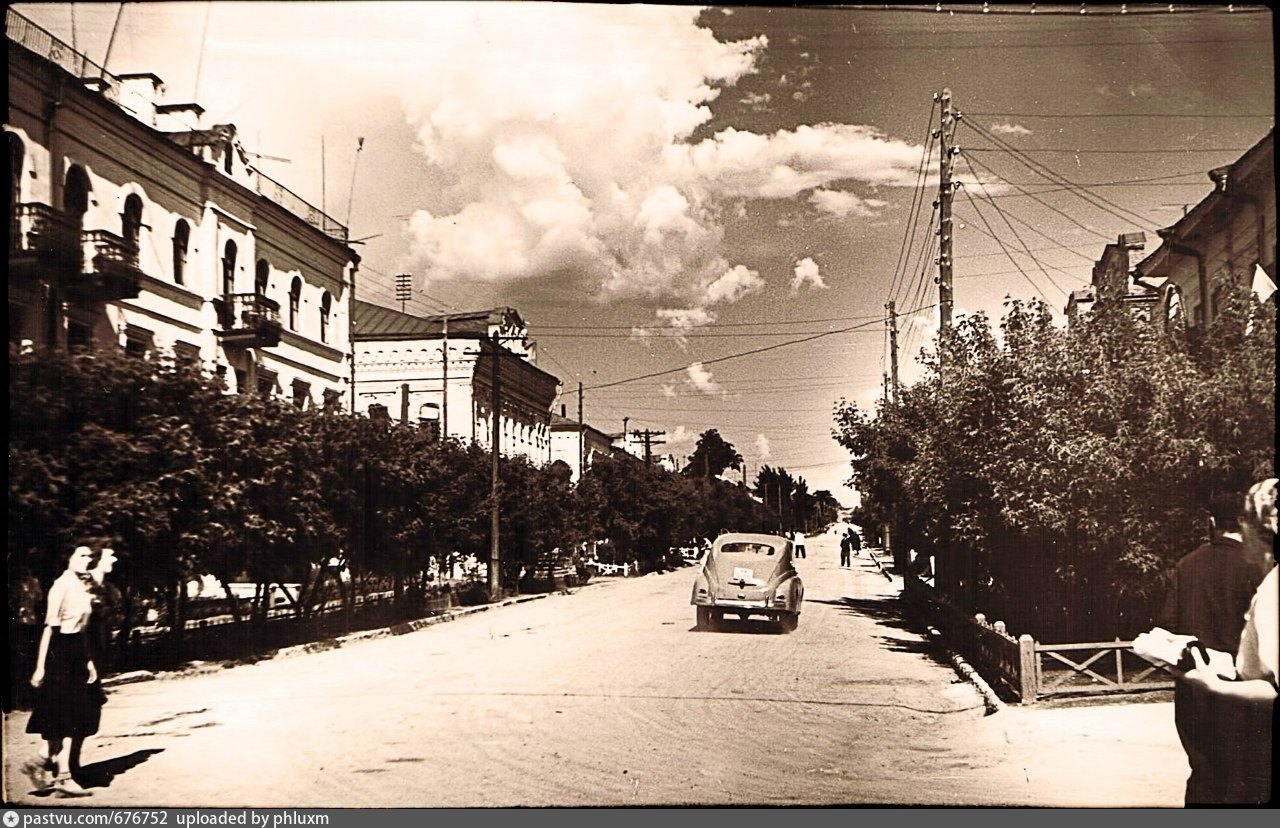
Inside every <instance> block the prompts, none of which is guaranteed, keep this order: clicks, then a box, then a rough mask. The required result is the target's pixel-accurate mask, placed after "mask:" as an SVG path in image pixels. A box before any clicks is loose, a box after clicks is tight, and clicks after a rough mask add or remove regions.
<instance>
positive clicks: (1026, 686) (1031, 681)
mask: <svg viewBox="0 0 1280 828" xmlns="http://www.w3.org/2000/svg"><path fill="white" fill-rule="evenodd" d="M1038 661H1039V659H1038V657H1037V656H1036V640H1035V639H1034V638H1032V637H1031V636H1029V635H1027V634H1026V633H1023V634H1022V635H1020V636H1018V674H1019V679H1020V682H1019V683H1020V685H1021V692H1020V693H1019V695H1020V696H1021V699H1022V703H1023V704H1035V701H1036V693H1037V690H1038V689H1039V684H1040V681H1039V676H1037V675H1036V674H1037V672H1038V670H1037V669H1036V668H1037V667H1039V664H1038V663H1037V662H1038Z"/></svg>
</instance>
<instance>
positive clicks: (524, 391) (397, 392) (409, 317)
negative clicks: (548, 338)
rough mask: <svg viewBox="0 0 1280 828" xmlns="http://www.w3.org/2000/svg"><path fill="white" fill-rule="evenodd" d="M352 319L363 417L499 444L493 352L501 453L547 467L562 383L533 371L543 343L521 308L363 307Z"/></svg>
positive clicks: (359, 304)
mask: <svg viewBox="0 0 1280 828" xmlns="http://www.w3.org/2000/svg"><path fill="white" fill-rule="evenodd" d="M355 317H356V319H355V331H354V334H353V339H354V343H355V394H354V398H355V402H354V405H353V409H354V410H355V411H356V412H358V413H369V412H376V413H385V414H386V415H387V416H389V417H390V418H391V419H395V420H402V421H405V422H409V423H414V424H418V425H420V426H423V427H427V428H432V429H434V430H435V431H436V433H437V434H440V435H442V436H445V437H448V438H453V439H458V440H462V441H464V442H472V443H476V444H478V445H481V446H484V447H486V448H487V447H489V446H492V445H493V419H492V416H493V376H494V371H495V364H494V354H495V353H496V354H497V355H498V363H497V365H496V371H497V378H498V396H499V411H500V418H499V425H500V428H501V437H500V442H499V451H500V452H502V453H503V454H505V455H508V456H513V455H517V454H523V455H525V456H526V457H528V458H529V459H530V460H531V461H533V462H534V463H537V464H538V465H544V464H546V463H548V462H549V461H550V456H551V429H550V424H551V404H552V403H553V402H554V401H555V398H556V392H557V388H558V386H559V384H560V381H559V380H558V379H557V378H556V377H555V376H554V375H552V374H549V373H547V372H546V371H543V370H542V369H541V368H539V367H538V366H537V365H535V364H534V360H535V359H536V358H537V349H536V346H535V344H534V343H533V342H532V341H531V340H530V339H529V330H528V328H527V326H526V325H525V323H524V320H523V319H521V317H520V314H519V313H517V312H516V310H515V309H514V308H494V309H493V310H487V311H477V312H474V313H455V314H446V315H442V316H415V315H413V314H407V313H402V312H400V311H397V310H393V309H391V308H384V307H382V306H380V305H374V304H371V303H369V302H362V301H357V302H356V303H355ZM495 336H496V337H497V342H499V343H500V344H498V345H495V341H494V337H495Z"/></svg>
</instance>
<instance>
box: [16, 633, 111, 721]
mask: <svg viewBox="0 0 1280 828" xmlns="http://www.w3.org/2000/svg"><path fill="white" fill-rule="evenodd" d="M85 635H86V634H85V633H83V632H79V633H62V632H58V631H57V630H54V631H53V632H52V633H51V634H50V637H49V653H48V655H47V656H46V657H45V662H44V681H43V682H42V683H41V684H40V687H38V688H36V691H35V706H34V708H33V709H32V711H31V719H30V721H28V722H27V732H28V733H39V734H40V735H41V736H43V737H44V738H45V739H64V738H67V737H80V738H83V737H85V736H92V735H93V734H95V733H97V732H98V723H99V720H100V719H101V714H102V705H103V704H104V703H105V702H106V700H107V695H106V692H105V691H104V690H103V689H102V683H101V682H100V681H95V682H94V683H93V684H89V683H88V679H89V664H88V657H87V653H88V650H87V648H86V647H87V644H88V641H87V640H86V637H85Z"/></svg>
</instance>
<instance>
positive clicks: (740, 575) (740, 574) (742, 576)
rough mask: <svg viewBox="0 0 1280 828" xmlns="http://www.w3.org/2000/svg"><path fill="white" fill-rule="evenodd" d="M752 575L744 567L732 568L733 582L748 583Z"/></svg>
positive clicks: (752, 573) (751, 572)
mask: <svg viewBox="0 0 1280 828" xmlns="http://www.w3.org/2000/svg"><path fill="white" fill-rule="evenodd" d="M754 575H755V573H754V572H753V571H751V570H750V569H748V568H746V567H742V566H735V567H734V568H733V580H735V581H750V580H751V579H752V577H753V576H754Z"/></svg>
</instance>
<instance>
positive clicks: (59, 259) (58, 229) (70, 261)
mask: <svg viewBox="0 0 1280 828" xmlns="http://www.w3.org/2000/svg"><path fill="white" fill-rule="evenodd" d="M79 234H80V229H79V228H78V227H76V225H75V224H74V223H73V222H71V221H68V220H67V218H66V217H65V216H63V214H62V212H61V211H60V210H55V209H54V208H53V207H50V206H49V205H47V204H39V203H31V204H19V205H18V206H17V209H16V210H15V211H14V214H13V215H12V216H10V218H9V270H10V272H12V273H15V274H21V275H29V276H38V275H40V274H41V273H48V272H51V271H52V272H64V271H70V270H74V269H76V268H77V267H78V266H79V260H80V250H79Z"/></svg>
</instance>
